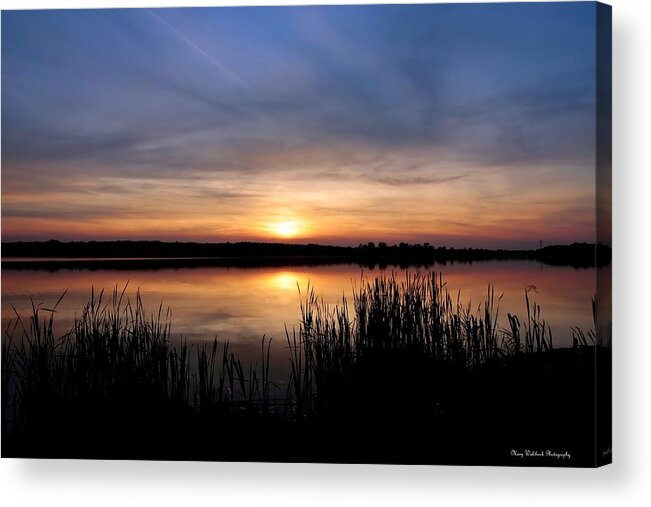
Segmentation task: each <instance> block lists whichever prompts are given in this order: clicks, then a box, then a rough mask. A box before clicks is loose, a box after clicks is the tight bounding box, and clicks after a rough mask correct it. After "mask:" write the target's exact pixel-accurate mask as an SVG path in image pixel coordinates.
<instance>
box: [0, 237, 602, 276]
mask: <svg viewBox="0 0 651 507" xmlns="http://www.w3.org/2000/svg"><path fill="white" fill-rule="evenodd" d="M491 260H492V261H494V260H497V261H509V260H531V261H536V262H541V263H543V264H548V265H558V266H571V267H575V268H589V267H595V266H603V265H607V264H609V263H610V261H611V250H610V248H609V247H608V246H605V245H599V246H598V247H597V246H596V245H595V244H590V243H573V244H571V245H550V246H546V247H544V248H541V249H536V250H502V249H498V250H490V249H483V248H479V249H477V248H447V247H435V246H432V245H429V244H425V245H423V244H416V245H410V244H406V243H401V244H399V245H386V244H384V243H380V244H378V245H375V244H374V243H368V244H365V245H360V246H357V247H343V246H327V245H316V244H307V245H302V244H287V243H252V242H239V243H191V242H162V241H84V242H79V241H71V242H62V241H43V242H42V241H34V242H3V243H2V269H46V270H58V269H76V268H81V269H163V268H184V267H210V266H216V267H217V266H221V267H264V266H296V265H303V266H314V265H323V264H359V265H360V266H368V267H372V266H381V267H382V266H387V267H388V266H392V265H393V266H423V267H427V266H433V265H435V264H441V265H445V264H447V263H455V262H459V263H471V262H477V261H491Z"/></svg>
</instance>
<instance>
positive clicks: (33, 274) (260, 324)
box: [2, 261, 595, 358]
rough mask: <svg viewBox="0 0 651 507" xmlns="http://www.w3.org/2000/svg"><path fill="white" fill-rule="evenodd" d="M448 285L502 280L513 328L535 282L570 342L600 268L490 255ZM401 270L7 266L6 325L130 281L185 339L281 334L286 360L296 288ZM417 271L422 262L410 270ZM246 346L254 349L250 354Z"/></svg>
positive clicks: (239, 342) (65, 322)
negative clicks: (164, 309) (35, 308)
mask: <svg viewBox="0 0 651 507" xmlns="http://www.w3.org/2000/svg"><path fill="white" fill-rule="evenodd" d="M440 270H441V271H442V272H443V279H444V281H445V282H447V287H448V289H449V290H450V291H451V292H452V293H454V294H455V296H456V294H457V292H458V291H460V294H461V299H462V301H464V302H466V303H467V302H469V301H470V302H471V303H472V304H473V305H474V307H476V306H477V305H479V304H480V303H481V302H483V300H484V298H485V296H486V290H487V285H488V284H489V283H492V284H494V285H495V292H496V295H499V294H503V297H502V300H501V303H500V321H499V322H500V323H501V324H502V325H504V326H506V313H507V312H509V313H515V314H518V315H520V316H523V314H524V312H525V311H526V310H525V305H524V290H525V287H526V286H528V285H535V286H536V287H537V294H535V295H534V298H535V300H536V301H537V302H538V303H539V304H540V305H541V307H542V314H543V317H544V318H545V319H546V320H547V321H548V322H549V323H550V324H551V328H552V331H553V333H554V343H555V345H556V346H569V345H570V344H571V332H570V326H579V327H582V328H584V329H589V328H591V327H592V326H593V323H592V308H591V300H592V297H593V296H594V293H595V270H594V269H579V270H577V269H573V268H570V267H555V266H544V267H541V265H540V264H538V263H535V262H531V261H492V262H476V263H473V264H452V265H447V266H441V267H440ZM405 271H406V270H404V269H397V268H388V269H386V270H381V269H379V268H376V269H371V270H361V269H360V268H359V266H358V265H327V266H301V267H295V268H291V267H282V268H279V267H264V268H247V269H242V268H222V267H210V268H192V269H164V270H134V271H130V272H127V271H113V270H94V271H85V270H59V271H55V272H47V271H13V270H3V271H2V323H3V327H6V325H7V324H8V322H9V320H10V319H12V318H13V317H14V310H13V308H14V307H15V309H16V310H17V311H18V312H19V313H21V314H23V315H28V314H29V311H30V308H31V303H30V296H31V297H33V299H34V301H35V302H36V303H37V304H38V303H43V305H45V306H49V305H52V304H54V302H56V300H57V299H58V298H59V296H60V295H61V293H62V292H63V291H64V290H66V289H67V290H68V293H67V294H66V296H65V298H64V299H63V301H62V302H61V304H60V305H59V308H58V314H57V317H56V322H57V330H58V331H59V332H63V331H65V330H67V329H69V328H70V326H71V325H72V322H73V319H74V316H75V315H79V314H80V313H81V309H82V307H83V305H84V304H85V303H86V302H87V300H88V297H89V294H90V290H91V287H95V290H96V291H97V290H98V289H102V288H103V289H105V290H106V291H107V292H111V291H112V290H113V288H114V287H116V286H117V287H119V288H120V289H121V288H123V287H124V285H125V284H126V283H127V282H128V284H129V285H128V289H127V294H128V296H129V297H131V298H133V297H134V295H135V292H136V291H137V290H138V289H139V290H140V292H141V294H142V297H143V299H144V302H145V304H146V306H147V307H148V308H149V309H150V310H151V311H152V312H153V311H155V310H157V308H158V305H159V304H160V303H161V301H162V302H163V305H164V306H169V307H170V308H171V309H172V322H173V331H174V333H175V335H176V336H179V335H181V334H182V335H183V336H184V337H186V338H187V339H188V340H205V339H213V338H214V337H217V338H218V339H220V340H230V341H231V343H232V344H233V345H234V347H235V348H234V350H236V351H237V350H239V351H240V352H245V353H247V354H250V355H254V354H257V353H258V351H259V346H260V339H261V337H262V336H263V334H266V335H267V336H268V337H274V344H275V351H274V355H275V356H276V357H277V358H281V357H282V356H283V354H285V352H283V346H284V337H285V325H287V327H288V328H290V329H291V328H292V326H296V325H298V321H299V317H300V312H299V301H300V298H299V293H298V290H297V284H298V286H300V287H301V288H302V289H305V288H306V287H307V284H308V282H309V283H310V285H311V286H313V287H314V288H315V291H316V293H317V294H319V295H320V296H322V297H323V299H324V301H325V302H327V303H329V304H335V303H338V302H340V301H341V298H342V296H348V297H349V296H350V295H351V292H352V288H353V286H354V285H355V284H357V285H359V283H360V281H361V280H362V279H369V278H372V277H374V276H376V275H377V274H379V273H380V272H385V273H391V272H393V273H395V276H396V277H398V278H399V279H402V278H404V276H405ZM409 271H410V272H412V273H413V272H416V271H417V270H416V269H411V270H409ZM349 299H350V298H349ZM247 351H248V352H247Z"/></svg>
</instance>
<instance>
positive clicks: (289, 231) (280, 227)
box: [271, 220, 301, 238]
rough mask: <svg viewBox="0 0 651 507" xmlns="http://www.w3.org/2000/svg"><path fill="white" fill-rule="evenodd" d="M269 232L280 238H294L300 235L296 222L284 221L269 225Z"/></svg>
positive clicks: (299, 228)
mask: <svg viewBox="0 0 651 507" xmlns="http://www.w3.org/2000/svg"><path fill="white" fill-rule="evenodd" d="M271 232H273V234H274V235H275V236H278V237H280V238H295V237H296V236H298V235H299V234H300V232H301V227H300V224H299V223H298V222H297V221H296V220H284V221H282V222H276V223H274V224H271Z"/></svg>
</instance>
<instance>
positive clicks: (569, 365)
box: [2, 272, 610, 466]
mask: <svg viewBox="0 0 651 507" xmlns="http://www.w3.org/2000/svg"><path fill="white" fill-rule="evenodd" d="M125 290H126V287H125ZM125 290H122V291H118V290H117V289H116V290H114V291H113V293H112V294H110V295H105V294H104V293H103V292H100V293H95V292H94V291H93V292H92V293H91V296H90V300H89V302H88V304H87V305H86V306H85V308H84V309H83V311H82V313H81V315H80V316H79V317H78V318H77V319H76V321H75V323H74V325H73V327H72V329H71V330H70V331H69V332H67V333H65V334H64V335H63V336H61V337H55V334H54V325H53V323H54V316H55V314H56V305H55V306H54V307H52V308H43V307H38V306H36V305H33V308H32V315H31V316H30V317H28V318H24V317H22V316H19V315H17V316H16V319H15V320H14V321H13V322H12V323H11V324H10V327H9V328H8V329H7V330H6V332H5V339H4V341H3V348H2V388H3V393H2V394H3V397H2V400H3V407H2V413H3V434H2V439H3V442H2V453H3V456H23V457H56V458H63V457H66V458H117V459H125V458H132V459H136V458H137V459H199V460H224V461H226V460H238V461H241V460H263V461H326V462H366V463H430V464H436V463H441V464H443V463H446V464H505V465H540V464H547V465H550V464H551V465H558V466H594V465H596V464H597V462H596V458H595V445H596V443H595V442H596V439H597V438H598V435H597V430H596V429H595V420H594V417H595V410H597V409H598V410H599V416H600V419H599V422H600V425H601V427H600V428H599V429H600V431H601V429H602V428H603V430H604V431H606V429H607V425H608V424H609V418H608V417H607V414H609V413H610V412H609V407H607V406H605V405H604V404H599V406H597V404H596V400H595V373H596V372H597V371H599V372H600V374H603V375H608V374H609V364H610V362H609V359H610V358H609V351H608V349H605V348H603V347H599V346H597V345H595V344H594V341H595V334H594V330H587V331H583V330H580V329H578V328H576V329H574V333H575V340H574V347H572V348H570V349H555V348H554V346H553V337H552V334H551V328H550V326H549V324H548V323H547V322H546V321H545V320H544V319H543V318H542V315H541V309H540V307H539V306H538V305H537V304H536V303H535V302H534V301H532V300H531V296H532V294H533V290H534V289H533V288H532V287H528V288H526V289H525V290H524V293H523V297H524V302H525V305H526V314H525V316H523V318H522V319H520V318H519V317H518V316H516V315H511V314H507V316H506V317H507V319H506V320H507V322H508V325H507V326H506V327H502V326H501V325H500V314H499V301H500V297H499V296H498V295H496V293H495V288H494V287H493V286H488V288H487V294H486V298H485V300H484V301H483V302H482V303H481V304H478V305H476V306H473V305H471V304H470V303H465V302H463V301H462V299H461V296H460V294H457V295H453V294H450V293H449V291H448V290H447V288H446V286H445V283H444V281H443V279H442V277H441V275H439V274H436V273H434V272H428V273H427V274H424V275H407V276H406V278H405V279H404V280H398V279H396V278H395V277H393V276H379V277H376V278H375V279H373V280H372V281H369V282H366V283H362V284H361V285H360V286H359V287H357V288H356V289H355V290H354V294H353V297H352V300H350V302H349V301H347V300H345V299H344V300H342V302H341V304H339V305H335V306H328V305H326V304H325V303H324V302H323V301H322V300H321V299H320V298H319V297H318V296H317V293H316V292H315V290H314V288H313V287H307V289H306V291H304V292H301V301H302V302H301V305H300V312H301V322H300V325H299V326H298V328H297V329H291V330H290V329H287V330H286V337H285V339H286V342H287V346H288V356H289V365H290V368H289V374H288V378H287V379H272V378H270V371H271V370H270V344H271V343H270V341H271V340H270V339H267V338H266V337H263V339H262V342H261V348H260V357H259V360H258V361H256V362H253V363H250V364H243V363H242V362H241V361H240V360H239V359H238V358H236V357H235V355H234V354H233V353H231V352H230V349H229V344H228V342H225V343H218V342H217V341H216V340H215V341H212V342H204V343H202V344H196V343H195V344H188V343H187V342H186V341H184V340H183V339H182V338H180V339H176V340H175V339H173V338H172V333H171V324H170V319H169V313H168V311H166V310H165V309H163V307H162V306H159V307H158V308H157V310H156V311H155V312H153V313H147V311H146V309H145V307H144V304H143V302H142V299H141V297H140V295H139V294H138V295H136V298H135V300H134V301H130V300H129V298H127V297H126V296H125ZM299 291H300V289H299ZM62 297H64V296H62ZM57 304H58V303H57ZM604 399H606V400H607V399H609V397H606V396H604ZM518 449H534V450H538V449H541V450H543V456H541V457H540V458H533V459H529V460H527V461H522V460H521V459H520V458H518V457H517V455H514V454H513V451H514V450H518ZM544 451H552V452H557V453H558V454H560V453H564V452H567V453H568V458H562V459H560V458H555V457H549V456H547V457H546V456H545V455H544Z"/></svg>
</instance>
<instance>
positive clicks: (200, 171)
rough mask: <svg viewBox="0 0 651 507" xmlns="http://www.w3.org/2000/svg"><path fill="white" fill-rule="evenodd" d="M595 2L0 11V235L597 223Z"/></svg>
mask: <svg viewBox="0 0 651 507" xmlns="http://www.w3.org/2000/svg"><path fill="white" fill-rule="evenodd" d="M594 80H595V6H594V4H592V3H561V4H551V3H548V4H484V5H477V4H475V5H462V4H459V5H429V6H427V5H421V6H358V7H354V6H342V7H300V8H299V7H287V8H284V7H273V8H207V9H155V10H146V9H132V10H86V11H31V12H29V11H22V12H21V11H19V12H6V11H5V12H3V13H2V239H3V240H4V241H8V240H18V239H25V240H28V239H50V238H55V239H61V240H70V239H163V240H197V241H227V240H229V241H238V240H256V241H257V240H261V241H292V242H318V243H331V244H353V245H354V244H358V243H360V242H368V241H376V242H377V241H385V242H388V243H394V242H399V241H407V242H430V243H433V244H436V245H448V246H478V247H506V248H512V247H536V246H537V245H538V242H539V241H540V240H542V241H544V242H545V243H546V244H549V243H568V242H573V241H590V242H592V241H594V234H595V223H594V222H595V218H594V214H595V188H594V187H595V140H594V135H595V82H594Z"/></svg>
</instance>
